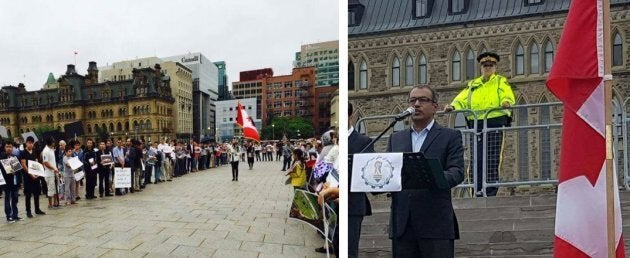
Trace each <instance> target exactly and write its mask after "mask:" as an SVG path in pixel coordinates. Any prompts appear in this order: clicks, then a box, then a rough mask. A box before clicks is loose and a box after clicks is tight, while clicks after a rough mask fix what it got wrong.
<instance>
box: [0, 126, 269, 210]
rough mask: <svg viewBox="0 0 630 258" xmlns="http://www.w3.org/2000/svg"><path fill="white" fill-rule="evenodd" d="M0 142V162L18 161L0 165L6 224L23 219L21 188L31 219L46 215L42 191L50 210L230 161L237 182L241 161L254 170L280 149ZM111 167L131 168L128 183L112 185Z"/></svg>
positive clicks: (128, 142) (29, 140) (125, 142)
mask: <svg viewBox="0 0 630 258" xmlns="http://www.w3.org/2000/svg"><path fill="white" fill-rule="evenodd" d="M0 145H1V147H0V160H3V159H10V158H12V157H15V158H17V160H19V163H20V165H21V169H19V170H17V171H15V172H14V171H12V170H9V171H8V172H7V171H5V169H4V167H3V166H0V171H1V172H2V177H3V178H4V179H5V180H4V181H5V185H0V189H2V191H0V198H1V197H2V195H3V194H4V198H5V200H4V201H5V214H6V220H7V222H8V223H14V222H16V221H20V220H23V218H22V217H20V215H19V214H18V208H17V203H18V197H19V190H23V192H22V193H23V195H24V201H25V204H26V216H27V217H28V218H33V217H34V216H33V214H35V215H45V214H46V212H45V211H44V210H42V208H41V207H40V200H39V197H40V196H41V195H45V196H46V197H47V200H48V209H58V208H61V207H63V206H68V205H75V204H77V202H78V201H79V200H81V194H80V193H84V195H83V198H85V199H86V200H91V199H96V198H107V197H109V196H114V195H125V194H128V193H138V192H142V191H143V189H144V188H146V187H147V186H148V185H150V184H158V183H163V182H168V181H172V180H173V178H177V177H181V176H184V175H186V174H188V173H195V172H198V171H201V170H206V169H209V168H215V167H220V166H225V165H228V164H230V163H231V164H232V168H233V179H232V180H233V181H237V180H238V161H239V160H242V161H245V160H247V161H248V163H249V168H250V169H253V163H254V161H273V160H274V156H275V159H276V160H279V157H280V151H278V150H279V149H281V148H280V147H279V146H280V145H279V144H278V145H276V144H274V143H272V142H263V143H251V142H249V143H245V144H243V145H240V144H237V142H233V143H232V144H229V143H198V142H196V141H194V140H190V141H189V142H188V143H185V142H183V141H179V142H177V141H175V140H170V141H168V140H167V139H163V140H161V141H160V142H147V143H145V142H144V141H143V139H131V138H127V139H123V138H118V139H108V140H98V141H95V140H93V139H87V140H86V142H85V143H84V144H82V143H81V142H80V141H78V140H70V141H69V142H66V141H65V140H60V141H56V140H55V139H53V138H52V137H46V139H44V141H43V142H42V141H36V140H35V139H34V138H33V137H27V138H26V140H25V141H24V142H23V143H9V142H2V143H1V144H0ZM75 157H76V159H78V160H79V161H80V162H81V163H82V166H81V167H80V168H78V169H73V168H72V165H71V159H74V158H75ZM29 162H38V163H40V164H42V166H43V167H44V170H45V176H37V175H34V174H33V173H29ZM115 168H129V169H130V170H131V187H129V188H117V187H115V186H114V184H113V182H114V180H115V173H114V170H115ZM79 174H80V175H82V176H80V177H79V176H78V175H79ZM97 191H98V196H97V193H96V192H97ZM31 200H32V201H31ZM31 204H32V206H31Z"/></svg>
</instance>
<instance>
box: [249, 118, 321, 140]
mask: <svg viewBox="0 0 630 258" xmlns="http://www.w3.org/2000/svg"><path fill="white" fill-rule="evenodd" d="M298 130H299V131H298ZM313 131H314V129H313V124H311V122H310V121H308V120H306V119H304V118H303V117H292V118H287V117H276V118H273V120H271V123H270V124H269V125H267V126H265V127H263V128H262V136H261V137H262V139H275V140H281V139H282V137H283V136H284V135H286V136H287V138H289V139H296V138H298V132H299V135H300V136H299V138H310V137H312V136H313Z"/></svg>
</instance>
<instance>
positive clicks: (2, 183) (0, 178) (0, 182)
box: [0, 174, 9, 198]
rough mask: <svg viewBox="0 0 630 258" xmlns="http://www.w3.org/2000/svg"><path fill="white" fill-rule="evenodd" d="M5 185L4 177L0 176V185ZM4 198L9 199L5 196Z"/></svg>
mask: <svg viewBox="0 0 630 258" xmlns="http://www.w3.org/2000/svg"><path fill="white" fill-rule="evenodd" d="M6 184H7V182H6V181H4V176H3V175H2V174H0V185H6ZM5 198H9V197H8V196H7V197H5Z"/></svg>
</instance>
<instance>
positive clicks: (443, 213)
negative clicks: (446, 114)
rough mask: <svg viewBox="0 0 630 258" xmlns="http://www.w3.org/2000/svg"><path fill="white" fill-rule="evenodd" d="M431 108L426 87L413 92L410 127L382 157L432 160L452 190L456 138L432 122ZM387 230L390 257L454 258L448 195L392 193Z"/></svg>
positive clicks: (457, 167)
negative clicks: (390, 154)
mask: <svg viewBox="0 0 630 258" xmlns="http://www.w3.org/2000/svg"><path fill="white" fill-rule="evenodd" d="M437 102H438V96H437V94H436V92H435V91H434V90H433V89H431V88H430V87H428V86H416V87H414V88H413V89H412V90H411V92H410V93H409V98H408V103H409V106H411V107H413V108H415V113H414V114H413V115H412V117H411V119H412V121H413V123H412V127H411V128H410V129H408V130H403V131H400V132H397V133H395V134H393V135H392V136H391V137H390V140H389V144H388V146H387V151H388V152H421V153H424V155H425V157H427V158H435V159H438V160H439V161H440V163H441V164H442V167H443V170H444V176H445V177H446V180H447V182H448V184H449V187H451V188H452V187H455V186H456V185H458V184H459V183H461V182H462V181H463V180H464V173H463V171H464V170H463V169H464V149H463V147H462V136H461V133H460V132H459V131H457V130H453V129H449V128H444V127H442V126H440V125H439V124H437V122H435V120H434V118H433V116H434V115H435V111H436V110H437V107H438V104H437ZM404 181H405V178H403V185H404V184H405V182H404ZM389 229H390V232H389V233H390V234H389V237H390V238H391V239H392V248H393V255H394V257H440V258H443V257H444V258H446V257H454V256H455V246H454V240H455V239H459V227H458V225H457V217H456V216H455V212H454V211H453V204H452V202H451V191H450V189H428V190H427V189H424V190H412V189H408V190H405V189H403V190H402V191H400V192H396V193H392V206H391V214H390V225H389Z"/></svg>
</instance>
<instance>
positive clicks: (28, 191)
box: [20, 136, 46, 218]
mask: <svg viewBox="0 0 630 258" xmlns="http://www.w3.org/2000/svg"><path fill="white" fill-rule="evenodd" d="M34 141H35V139H34V138H33V137H31V136H29V137H27V138H26V144H25V145H26V147H25V148H24V151H22V154H21V156H20V162H21V163H22V169H23V170H24V172H25V173H24V200H25V201H26V216H27V217H29V218H32V217H33V213H31V197H33V203H34V206H35V214H38V215H44V214H46V213H45V212H43V211H42V210H40V209H39V194H40V193H41V192H42V188H41V184H40V183H39V176H36V175H33V174H30V173H29V168H28V164H29V163H30V162H37V153H35V150H33V143H34Z"/></svg>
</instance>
